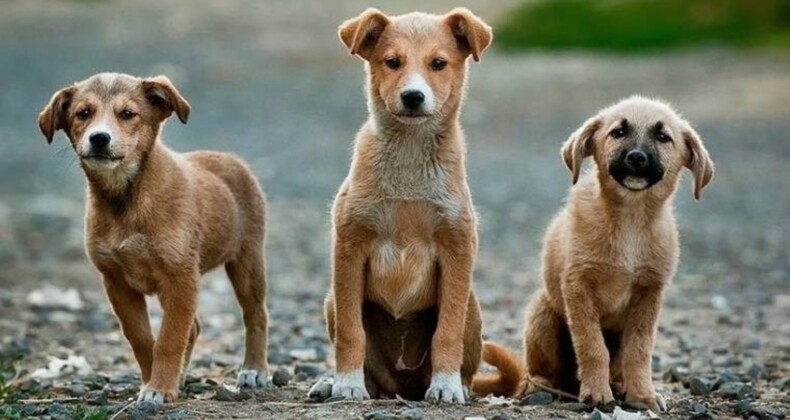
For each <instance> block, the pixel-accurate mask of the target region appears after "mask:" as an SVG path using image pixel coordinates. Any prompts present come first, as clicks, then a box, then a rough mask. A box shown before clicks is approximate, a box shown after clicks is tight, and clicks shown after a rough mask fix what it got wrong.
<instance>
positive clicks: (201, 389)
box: [184, 382, 216, 395]
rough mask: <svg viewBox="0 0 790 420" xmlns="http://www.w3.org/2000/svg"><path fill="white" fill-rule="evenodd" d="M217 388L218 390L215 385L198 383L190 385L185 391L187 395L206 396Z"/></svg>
mask: <svg viewBox="0 0 790 420" xmlns="http://www.w3.org/2000/svg"><path fill="white" fill-rule="evenodd" d="M215 388H216V386H215V385H211V384H209V383H202V382H197V383H191V384H188V385H187V386H186V388H185V389H184V391H185V392H186V393H187V395H197V394H204V393H206V392H209V391H211V390H213V389H215Z"/></svg>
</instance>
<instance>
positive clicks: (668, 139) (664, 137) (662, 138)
mask: <svg viewBox="0 0 790 420" xmlns="http://www.w3.org/2000/svg"><path fill="white" fill-rule="evenodd" d="M658 141H660V142H661V143H669V142H671V141H672V137H669V136H668V135H666V134H665V133H658Z"/></svg>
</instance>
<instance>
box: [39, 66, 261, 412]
mask: <svg viewBox="0 0 790 420" xmlns="http://www.w3.org/2000/svg"><path fill="white" fill-rule="evenodd" d="M173 112H175V114H176V115H177V116H178V119H179V120H181V122H183V123H186V121H187V117H188V116H189V104H188V103H187V101H186V100H185V99H184V98H183V97H182V96H181V95H180V94H179V93H178V91H177V90H176V88H175V87H173V85H172V83H170V80H168V79H167V78H166V77H164V76H158V77H154V78H151V79H139V78H136V77H132V76H128V75H125V74H115V73H112V74H111V73H103V74H98V75H95V76H93V77H91V78H89V79H87V80H84V81H82V82H79V83H76V84H74V85H72V86H69V87H66V88H64V89H61V90H60V91H58V92H57V93H55V95H54V96H53V97H52V100H51V101H50V102H49V104H48V105H47V106H46V107H44V110H43V111H41V114H40V115H39V119H38V123H39V127H40V128H41V132H42V133H44V136H46V138H47V141H49V142H50V143H51V142H52V137H53V135H54V133H55V132H56V131H57V130H63V131H65V133H66V135H67V136H68V138H69V140H70V141H71V146H72V147H73V148H74V151H75V152H76V153H77V156H78V158H79V162H80V166H81V167H82V169H83V171H84V172H85V177H86V178H87V181H88V199H87V200H88V202H87V209H86V215H85V242H86V248H87V252H88V256H89V257H90V259H91V261H92V262H93V264H94V265H95V266H96V268H97V269H98V271H99V272H100V273H101V277H102V281H103V283H104V288H105V291H106V293H107V297H108V298H109V300H110V303H111V305H112V307H113V311H114V312H115V315H116V316H117V317H118V321H119V322H120V324H121V328H122V330H123V333H124V335H125V336H126V339H127V340H128V341H129V344H130V345H131V347H132V350H133V351H134V356H135V358H136V359H137V363H138V364H139V365H140V371H141V374H142V379H143V386H142V387H141V391H140V396H139V398H138V401H140V402H142V401H151V402H154V403H157V404H160V403H162V402H164V401H171V400H173V399H175V398H176V396H177V391H178V385H179V377H180V375H182V374H183V373H184V371H185V368H186V367H187V365H188V364H189V358H190V355H191V353H192V347H193V346H194V344H195V340H196V339H197V337H198V334H199V333H200V325H199V324H198V319H197V313H196V306H197V300H198V284H199V282H200V277H201V275H202V274H203V273H205V272H206V271H209V270H211V269H212V268H214V267H217V266H219V265H220V264H224V265H225V269H226V271H227V273H228V277H230V281H231V282H232V283H233V288H234V290H235V292H236V297H237V298H238V300H239V304H240V305H241V308H242V310H243V312H244V325H245V327H246V335H247V336H246V351H245V356H244V365H243V368H242V370H241V372H240V373H239V377H238V384H239V385H241V386H264V385H266V384H267V372H268V366H267V361H266V348H267V345H266V340H267V336H266V335H267V323H268V315H267V312H266V306H265V298H266V279H265V276H264V259H263V241H264V206H265V204H264V196H263V193H262V191H261V188H260V186H259V185H258V182H257V181H256V180H255V177H254V175H253V174H252V171H251V170H250V169H249V168H248V167H247V165H246V164H245V163H244V162H243V161H241V159H239V158H237V157H235V156H232V155H229V154H224V153H217V152H194V153H186V154H180V153H175V152H173V151H171V150H170V149H168V148H167V147H166V146H165V145H164V144H163V143H162V141H161V139H160V138H159V137H160V131H161V128H162V123H163V122H164V121H165V120H166V119H167V118H168V117H169V116H170V115H171V114H172V113H173ZM151 294H156V295H158V296H159V301H160V302H161V304H162V310H163V312H164V318H163V320H162V327H161V329H160V331H159V337H158V338H157V339H156V340H154V336H153V335H152V332H151V326H150V324H149V319H148V312H147V308H146V303H145V298H144V297H145V295H151Z"/></svg>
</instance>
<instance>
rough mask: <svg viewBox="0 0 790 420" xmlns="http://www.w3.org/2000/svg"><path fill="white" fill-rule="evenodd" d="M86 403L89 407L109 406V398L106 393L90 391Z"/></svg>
mask: <svg viewBox="0 0 790 420" xmlns="http://www.w3.org/2000/svg"><path fill="white" fill-rule="evenodd" d="M85 402H86V403H87V404H88V405H107V404H108V402H109V401H108V396H107V393H106V392H104V391H90V392H88V394H87V395H86V396H85Z"/></svg>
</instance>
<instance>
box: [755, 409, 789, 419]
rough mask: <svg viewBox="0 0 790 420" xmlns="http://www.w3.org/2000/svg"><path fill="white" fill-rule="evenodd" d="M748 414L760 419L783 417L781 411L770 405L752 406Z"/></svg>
mask: <svg viewBox="0 0 790 420" xmlns="http://www.w3.org/2000/svg"><path fill="white" fill-rule="evenodd" d="M749 415H750V416H752V417H756V418H758V419H760V420H781V419H784V418H785V416H784V414H782V412H781V411H779V410H778V409H776V408H772V407H753V408H752V409H751V411H749Z"/></svg>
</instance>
